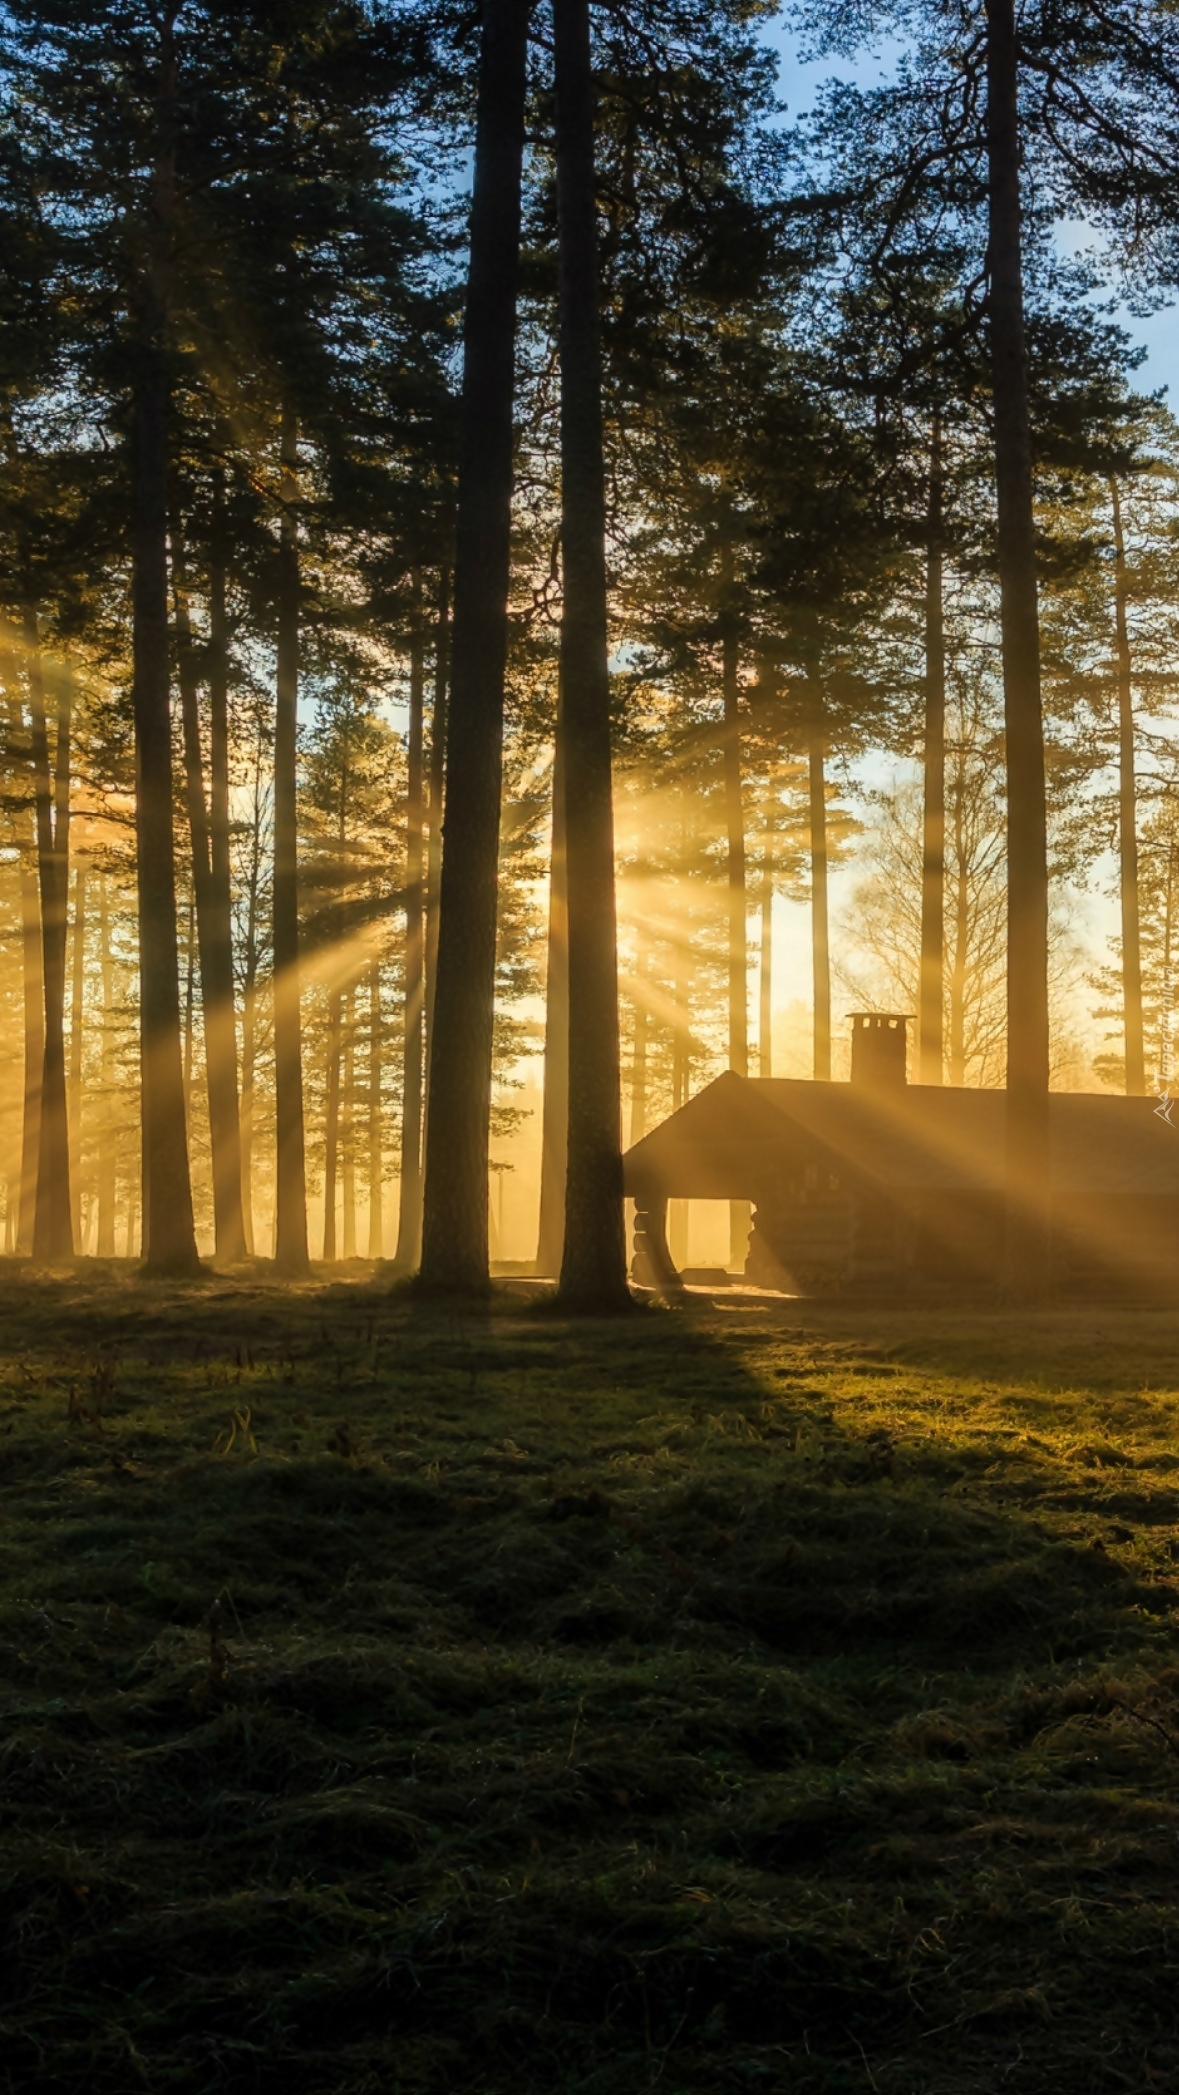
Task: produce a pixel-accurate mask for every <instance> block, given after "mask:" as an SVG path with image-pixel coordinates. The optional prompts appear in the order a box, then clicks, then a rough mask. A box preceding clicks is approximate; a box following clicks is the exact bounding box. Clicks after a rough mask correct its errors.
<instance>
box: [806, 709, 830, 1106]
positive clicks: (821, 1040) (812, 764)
mask: <svg viewBox="0 0 1179 2095" xmlns="http://www.w3.org/2000/svg"><path fill="white" fill-rule="evenodd" d="M807 775H808V785H809V790H810V839H811V968H812V979H813V984H814V1007H815V1028H814V1034H815V1043H814V1074H815V1076H816V1078H817V1079H819V1080H820V1081H821V1082H823V1083H827V1082H829V1081H830V1077H831V941H830V930H829V925H828V912H827V778H826V770H825V761H824V749H823V736H822V731H821V729H819V728H816V730H815V731H814V733H813V734H812V737H811V743H810V747H809V749H808V751H807Z"/></svg>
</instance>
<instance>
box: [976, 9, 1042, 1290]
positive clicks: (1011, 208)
mask: <svg viewBox="0 0 1179 2095" xmlns="http://www.w3.org/2000/svg"><path fill="white" fill-rule="evenodd" d="M987 25H988V34H987V162H988V174H989V235H990V237H989V244H988V267H989V272H990V293H989V299H988V309H989V315H990V340H991V373H992V399H993V407H994V427H995V489H996V497H997V506H998V549H999V602H1000V613H999V618H1000V633H1001V641H1002V656H1003V694H1004V722H1005V727H1006V745H1007V1162H1006V1199H1007V1244H1006V1260H1005V1265H1006V1281H1007V1285H1008V1287H1009V1288H1010V1289H1012V1290H1013V1291H1015V1292H1017V1293H1019V1294H1021V1295H1032V1294H1036V1293H1038V1292H1039V1291H1041V1290H1042V1289H1043V1287H1044V1286H1045V1285H1046V1284H1047V1281H1048V1277H1049V1241H1048V1231H1049V1215H1050V1202H1051V1157H1050V1152H1049V1135H1048V1110H1049V1109H1048V840H1047V816H1046V808H1045V795H1044V727H1043V718H1042V712H1041V701H1040V620H1039V604H1038V598H1037V587H1036V532H1035V516H1034V511H1033V503H1032V449H1031V418H1030V410H1029V398H1028V365H1027V344H1026V338H1025V332H1024V313H1023V254H1022V226H1021V211H1020V193H1019V176H1020V137H1019V114H1018V94H1017V87H1018V70H1019V59H1018V44H1017V37H1016V27H1015V0H989V6H988V9H987Z"/></svg>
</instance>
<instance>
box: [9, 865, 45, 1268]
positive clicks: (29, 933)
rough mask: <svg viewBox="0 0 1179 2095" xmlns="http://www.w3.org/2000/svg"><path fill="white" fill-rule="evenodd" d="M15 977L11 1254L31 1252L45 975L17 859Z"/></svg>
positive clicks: (31, 882) (29, 880) (32, 891)
mask: <svg viewBox="0 0 1179 2095" xmlns="http://www.w3.org/2000/svg"><path fill="white" fill-rule="evenodd" d="M20 921H21V976H22V983H23V992H24V1045H25V1070H24V1076H25V1088H24V1112H23V1115H22V1119H21V1162H20V1214H19V1218H18V1221H17V1232H16V1248H17V1250H18V1251H21V1252H30V1251H32V1248H33V1224H34V1220H35V1217H36V1211H37V1157H38V1153H39V1151H40V1147H41V1078H42V1075H43V1073H44V1068H45V974H44V969H43V967H42V963H41V899H40V891H39V887H38V882H37V875H36V872H35V871H34V868H33V866H32V864H31V863H30V854H29V852H28V851H27V850H24V849H22V851H21V853H20Z"/></svg>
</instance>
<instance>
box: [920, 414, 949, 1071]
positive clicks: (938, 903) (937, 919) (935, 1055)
mask: <svg viewBox="0 0 1179 2095" xmlns="http://www.w3.org/2000/svg"><path fill="white" fill-rule="evenodd" d="M942 501H943V495H942V431H941V417H940V415H938V414H936V413H935V415H934V418H933V430H932V434H931V437H930V446H929V510H928V518H927V523H926V553H925V737H924V749H923V758H924V773H925V782H924V783H925V790H924V808H923V838H922V852H921V970H920V980H919V983H918V990H917V1081H918V1083H920V1084H940V1083H941V1081H942V1073H943V1072H942V1061H943V1042H942V1027H943V1011H944V1006H945V890H946V627H945V611H944V605H943V601H942Z"/></svg>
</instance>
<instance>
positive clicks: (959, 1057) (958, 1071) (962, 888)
mask: <svg viewBox="0 0 1179 2095" xmlns="http://www.w3.org/2000/svg"><path fill="white" fill-rule="evenodd" d="M964 791H965V780H964V778H963V776H962V766H961V764H959V767H958V776H957V778H956V780H955V793H954V955H953V960H952V962H951V966H950V1082H951V1084H964V1083H965V1082H966V967H967V962H968V960H969V957H970V870H969V867H968V866H967V863H966V831H965V820H964V809H963V795H964Z"/></svg>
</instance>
